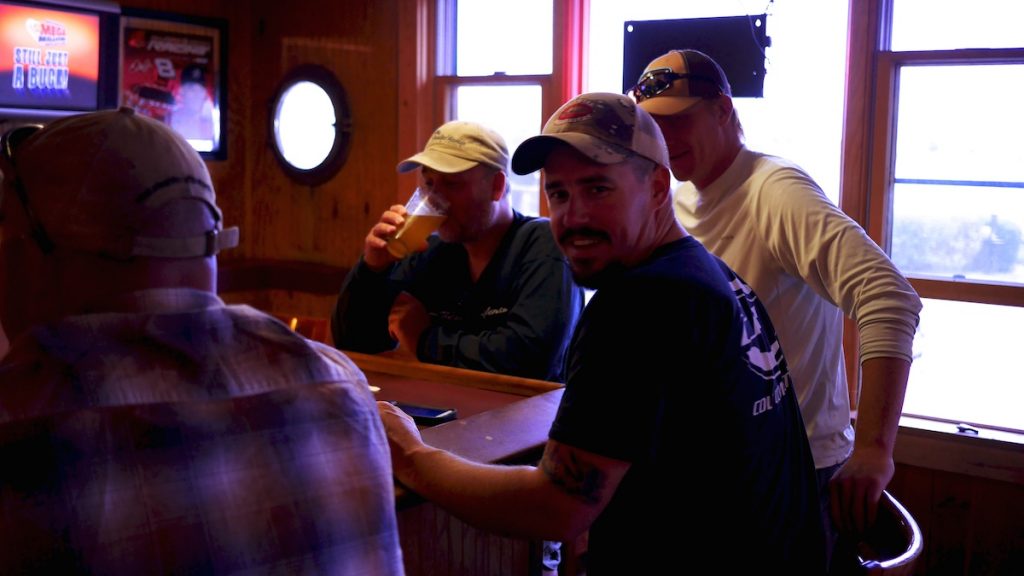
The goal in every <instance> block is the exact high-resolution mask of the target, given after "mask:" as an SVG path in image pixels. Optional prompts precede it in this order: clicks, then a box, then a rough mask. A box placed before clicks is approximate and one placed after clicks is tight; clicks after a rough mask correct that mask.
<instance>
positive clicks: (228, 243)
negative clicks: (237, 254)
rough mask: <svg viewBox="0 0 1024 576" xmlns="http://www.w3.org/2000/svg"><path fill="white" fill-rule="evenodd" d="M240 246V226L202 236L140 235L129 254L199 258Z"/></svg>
mask: <svg viewBox="0 0 1024 576" xmlns="http://www.w3.org/2000/svg"><path fill="white" fill-rule="evenodd" d="M235 246H238V227H237V226H232V227H231V228H225V229H223V230H216V229H214V230H210V231H209V232H207V233H206V234H203V235H202V236H190V237H188V238H153V237H148V236H140V237H136V238H135V239H134V242H133V243H132V247H131V252H130V253H129V254H128V255H129V256H151V257H154V258H198V257H201V256H203V257H208V256H213V255H214V254H216V253H218V252H220V251H221V250H227V249H228V248H234V247H235Z"/></svg>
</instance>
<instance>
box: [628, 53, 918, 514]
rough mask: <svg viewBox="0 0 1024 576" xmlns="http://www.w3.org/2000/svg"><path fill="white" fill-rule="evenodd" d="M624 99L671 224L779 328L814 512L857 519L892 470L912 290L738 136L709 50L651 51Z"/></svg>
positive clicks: (846, 224) (815, 195) (777, 163)
mask: <svg viewBox="0 0 1024 576" xmlns="http://www.w3.org/2000/svg"><path fill="white" fill-rule="evenodd" d="M633 96H634V98H635V99H636V100H637V101H638V102H639V103H640V106H641V107H642V108H644V109H645V110H647V111H648V112H650V113H651V114H652V115H653V116H654V118H655V120H656V121H657V122H658V124H659V126H661V129H662V132H663V133H664V135H665V140H666V143H667V144H668V147H669V153H670V156H671V157H670V161H671V165H672V172H673V174H674V175H675V177H676V178H677V179H679V180H682V181H684V184H683V185H682V186H680V188H679V189H678V190H677V191H676V194H675V209H676V216H677V218H678V219H679V221H680V223H682V225H683V227H684V228H686V229H687V230H688V231H689V232H690V233H691V234H692V235H693V236H695V237H696V238H697V239H698V240H700V241H701V242H702V243H703V244H704V245H705V246H706V247H707V248H708V250H710V251H711V252H712V253H714V254H716V255H717V256H719V257H720V258H722V259H723V260H725V261H726V263H728V264H729V265H730V266H731V267H732V268H733V269H734V270H736V271H737V272H738V273H739V274H740V276H742V277H743V279H744V280H745V281H746V282H747V283H748V284H750V286H751V287H753V288H754V291H755V292H756V293H757V295H758V297H759V298H760V299H761V300H762V302H763V303H764V304H765V307H766V308H767V309H768V313H769V315H770V317H771V319H772V322H773V323H774V324H775V326H776V329H777V330H778V334H779V340H780V341H781V343H782V349H783V351H784V352H785V354H786V358H787V359H788V361H789V365H790V369H791V371H792V373H793V382H794V386H795V387H796V390H797V394H798V397H799V399H800V408H801V412H802V413H803V416H804V421H805V422H806V426H807V436H808V438H809V440H810V443H811V450H812V452H813V453H814V459H815V466H816V468H817V469H818V473H819V486H820V487H821V488H822V497H823V507H824V509H823V512H824V513H826V514H828V512H829V511H830V512H831V516H832V519H833V520H834V521H835V523H836V525H837V527H838V528H839V529H840V530H857V531H859V530H862V529H863V528H864V527H865V526H867V525H870V524H871V522H873V519H874V513H875V510H876V506H877V502H878V499H879V497H880V495H881V491H882V489H884V488H885V486H886V485H887V484H888V482H889V480H890V479H891V478H892V475H893V471H894V464H893V460H892V450H893V444H894V442H895V436H896V430H897V427H898V424H899V416H900V412H901V410H902V406H903V396H904V393H905V391H906V383H907V377H908V374H909V370H910V362H911V346H912V342H913V337H914V332H915V329H916V326H917V322H918V314H919V312H920V310H921V301H920V299H919V298H918V296H917V294H916V293H915V292H914V290H913V288H912V287H911V286H910V284H909V283H908V282H907V280H906V279H905V278H904V277H903V276H902V274H900V272H899V271H898V270H897V269H896V267H895V266H894V265H893V264H892V262H891V261H890V260H889V258H888V257H887V256H886V255H885V253H884V252H883V251H882V250H881V249H880V248H879V247H878V246H877V245H876V244H875V243H874V242H873V241H872V240H871V239H870V238H869V237H868V236H867V234H866V233H865V232H864V230H863V229H862V228H861V227H860V226H859V225H858V224H857V223H856V222H854V221H853V220H851V219H850V218H849V217H848V216H846V215H845V214H843V212H842V211H840V210H839V209H838V208H836V207H835V206H834V205H833V204H832V203H831V202H830V201H829V200H828V199H827V198H826V196H825V195H824V193H822V191H821V189H820V188H819V187H818V185H817V184H816V183H815V182H814V181H813V180H812V179H811V177H810V176H808V175H807V174H806V173H805V172H804V171H803V170H801V169H800V168H799V167H797V166H796V165H794V164H792V163H790V162H787V161H786V160H783V159H781V158H776V157H772V156H768V155H765V154H760V153H757V152H753V151H750V150H748V149H747V148H746V147H745V146H744V145H743V129H742V127H741V125H740V123H739V119H738V117H737V115H736V111H735V110H734V109H733V105H732V98H731V91H730V88H729V83H728V80H727V79H726V78H725V75H724V73H722V70H721V68H720V67H719V66H718V65H717V64H716V63H715V62H714V61H713V60H712V59H711V58H710V57H708V56H707V55H705V54H702V53H700V52H697V51H695V50H677V51H672V52H669V53H667V54H665V55H663V56H660V57H658V58H656V59H655V60H653V61H652V62H651V63H650V64H649V65H648V66H647V69H646V70H645V72H644V74H643V75H642V76H641V78H640V81H639V82H638V83H637V85H636V86H635V87H634V89H633ZM844 312H845V313H846V314H848V315H849V316H850V317H851V318H853V319H854V320H855V321H856V322H857V326H858V329H859V336H860V360H861V371H862V383H863V384H862V391H861V397H860V403H859V412H858V422H857V433H856V439H855V437H854V431H853V427H852V426H851V425H850V403H849V395H848V392H847V387H846V372H845V366H844V359H843V350H842V338H843V313H844ZM826 498H827V500H826ZM829 500H830V501H829Z"/></svg>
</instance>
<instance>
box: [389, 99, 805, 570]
mask: <svg viewBox="0 0 1024 576" xmlns="http://www.w3.org/2000/svg"><path fill="white" fill-rule="evenodd" d="M668 164H669V159H668V152H667V150H666V148H665V142H664V139H663V137H662V135H661V132H660V130H659V129H658V127H657V125H656V124H655V123H654V120H653V119H652V118H651V117H650V115H648V114H647V113H646V112H644V111H643V110H641V109H639V108H638V107H637V106H636V105H635V104H634V103H633V101H632V100H630V99H628V98H625V97H623V96H619V95H616V94H602V93H595V94H583V95H581V96H579V97H577V98H575V99H573V100H572V101H570V102H568V103H567V104H565V105H563V106H562V107H561V108H560V109H559V110H558V111H557V112H556V113H555V115H554V116H552V118H551V119H550V120H548V123H547V124H546V125H545V127H544V131H543V133H542V134H541V135H540V136H535V137H533V138H531V139H529V140H527V141H526V142H524V143H523V144H522V145H521V146H520V147H519V149H518V150H517V151H516V153H515V155H514V156H513V159H512V168H513V170H515V171H516V172H517V173H520V174H523V173H529V172H532V171H534V170H537V169H540V168H543V169H544V181H545V191H546V194H547V198H548V205H549V207H550V213H551V224H552V231H553V232H554V234H555V238H556V239H557V240H558V242H559V246H560V248H561V249H562V251H563V252H564V253H565V255H566V257H567V258H568V260H569V264H570V266H571V268H572V271H573V276H574V278H575V279H576V281H577V282H578V283H580V284H582V285H584V286H589V287H592V288H596V289H597V292H596V293H595V295H594V296H593V298H592V299H591V301H590V304H589V305H588V307H587V308H586V310H585V311H584V313H583V316H582V317H581V318H580V321H579V323H578V324H577V327H576V331H575V333H574V335H573V338H572V342H571V344H570V347H569V352H568V364H567V383H566V390H565V394H564V396H563V398H562V402H561V405H560V406H559V410H558V415H557V416H556V418H555V422H554V423H553V425H552V427H551V431H550V434H549V441H548V443H547V447H546V449H545V452H544V456H543V458H542V460H541V463H540V465H539V467H537V468H530V467H518V468H507V467H505V468H503V467H493V466H482V465H478V464H473V463H469V462H466V461H464V460H460V459H458V458H457V457H455V456H453V455H451V454H449V453H446V452H443V451H440V450H436V449H434V448H431V447H429V446H427V445H425V444H423V443H422V441H421V440H420V438H419V435H418V433H416V431H415V427H414V426H412V424H411V420H409V419H408V418H404V417H402V416H401V414H400V413H398V412H397V411H396V410H395V409H394V408H393V407H392V406H390V405H379V409H380V411H381V414H382V416H383V419H384V423H385V427H386V429H387V430H388V436H389V440H390V441H391V443H392V460H393V466H394V470H395V474H396V476H397V477H398V479H399V480H400V481H402V482H403V483H404V484H406V485H408V486H409V487H410V488H412V489H413V490H415V491H417V492H418V493H420V494H421V495H423V496H424V497H426V498H428V499H430V500H432V501H435V502H437V503H438V504H440V505H441V506H443V507H445V508H447V509H449V510H450V511H452V512H453V513H455V514H456V515H458V516H460V517H462V518H464V519H466V520H467V521H469V522H471V523H474V524H476V525H478V526H481V527H485V528H491V529H494V530H501V531H503V532H512V533H517V534H523V535H530V536H538V537H546V538H552V539H555V538H557V539H563V540H566V539H571V538H574V537H575V536H576V535H578V534H579V533H581V532H583V531H584V530H588V529H589V530H590V542H589V547H588V549H589V552H588V557H587V573H588V574H590V575H592V576H599V575H600V574H654V573H663V572H665V571H666V569H668V567H669V566H673V565H675V566H677V567H678V566H679V565H682V564H685V563H687V562H688V561H689V559H690V558H692V557H695V556H698V555H699V556H701V557H702V558H711V559H713V560H712V561H713V562H714V564H715V566H716V567H717V568H720V569H721V570H722V571H723V572H726V573H737V574H752V573H773V572H777V571H781V572H782V573H785V574H818V573H824V572H825V542H824V535H823V527H822V523H821V518H820V514H819V510H818V504H817V502H818V500H817V498H818V495H817V488H816V484H815V476H814V464H813V461H812V458H811V454H810V448H809V446H808V443H807V438H806V435H805V432H804V427H803V422H802V420H801V418H800V412H799V407H798V406H797V402H796V397H795V394H794V393H793V391H792V388H791V381H790V377H789V372H788V369H787V367H786V362H785V359H784V357H783V355H782V350H781V348H780V346H779V343H778V340H777V338H776V336H775V332H774V329H773V328H772V325H771V322H770V321H769V319H768V315H767V314H766V313H765V311H764V308H763V307H762V306H761V304H760V302H759V301H758V299H757V297H756V296H755V295H754V293H753V292H752V291H751V290H750V288H749V287H748V286H746V284H744V283H743V281H742V280H741V279H740V278H738V277H737V276H736V274H734V273H733V272H732V271H731V270H730V269H729V268H728V267H727V266H726V265H725V264H724V263H722V262H721V261H720V260H718V259H717V258H716V257H714V256H713V255H711V254H709V253H708V252H707V251H706V250H705V249H704V247H703V246H702V245H701V244H700V243H699V242H697V241H696V240H694V239H693V238H692V237H690V236H689V235H688V234H687V233H686V232H685V231H684V230H683V229H682V228H681V227H680V226H679V224H678V223H677V222H676V220H675V216H674V214H673V211H672V206H671V197H670V191H669V184H670V178H669V175H668ZM679 470H682V471H683V473H682V474H680V473H678V471H679ZM665 524H679V525H683V524H685V525H686V526H687V527H686V528H680V529H679V530H657V529H656V527H659V526H664V525H665ZM706 561H707V560H703V561H701V563H704V562H706Z"/></svg>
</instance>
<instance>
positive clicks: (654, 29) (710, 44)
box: [622, 14, 771, 98]
mask: <svg viewBox="0 0 1024 576" xmlns="http://www.w3.org/2000/svg"><path fill="white" fill-rule="evenodd" d="M767 24H768V16H767V14H756V15H749V16H725V17H718V18H687V19H681V20H631V21H628V22H625V23H624V26H625V30H624V34H623V58H622V91H623V92H626V91H627V90H629V89H630V88H632V87H633V85H634V84H635V83H636V81H637V79H638V78H639V77H640V74H642V73H643V71H644V68H646V67H647V63H648V62H650V61H651V60H653V59H655V58H657V57H658V56H661V55H662V54H664V53H666V52H668V51H670V50H676V49H683V48H692V49H695V50H700V51H701V52H703V53H705V54H707V55H708V56H711V57H712V58H714V59H715V61H716V62H718V65H719V66H721V67H722V70H723V71H725V75H726V77H727V78H728V80H729V84H730V86H731V87H732V95H733V96H735V97H738V98H744V97H754V98H760V97H762V96H764V75H765V67H764V60H765V55H764V49H765V48H766V47H767V46H770V45H771V43H770V38H769V37H768V30H767V28H768V27H767Z"/></svg>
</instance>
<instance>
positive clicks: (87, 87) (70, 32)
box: [0, 0, 120, 121]
mask: <svg viewBox="0 0 1024 576" xmlns="http://www.w3.org/2000/svg"><path fill="white" fill-rule="evenodd" d="M119 12H120V10H119V8H118V6H117V5H116V4H113V3H106V2H84V1H83V2H73V1H70V0H67V1H62V0H55V1H52V2H30V1H19V2H11V1H7V0H0V118H2V119H5V120H6V119H19V120H20V119H25V120H32V121H46V120H47V119H50V118H54V117H58V116H65V115H69V114H76V113H81V112H88V111H91V110H99V109H103V108H111V107H114V106H116V105H117V76H116V72H117V70H116V67H115V66H111V65H109V64H110V63H111V62H115V63H116V62H117V35H118V19H119V17H120V16H119ZM111 58H113V61H111Z"/></svg>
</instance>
